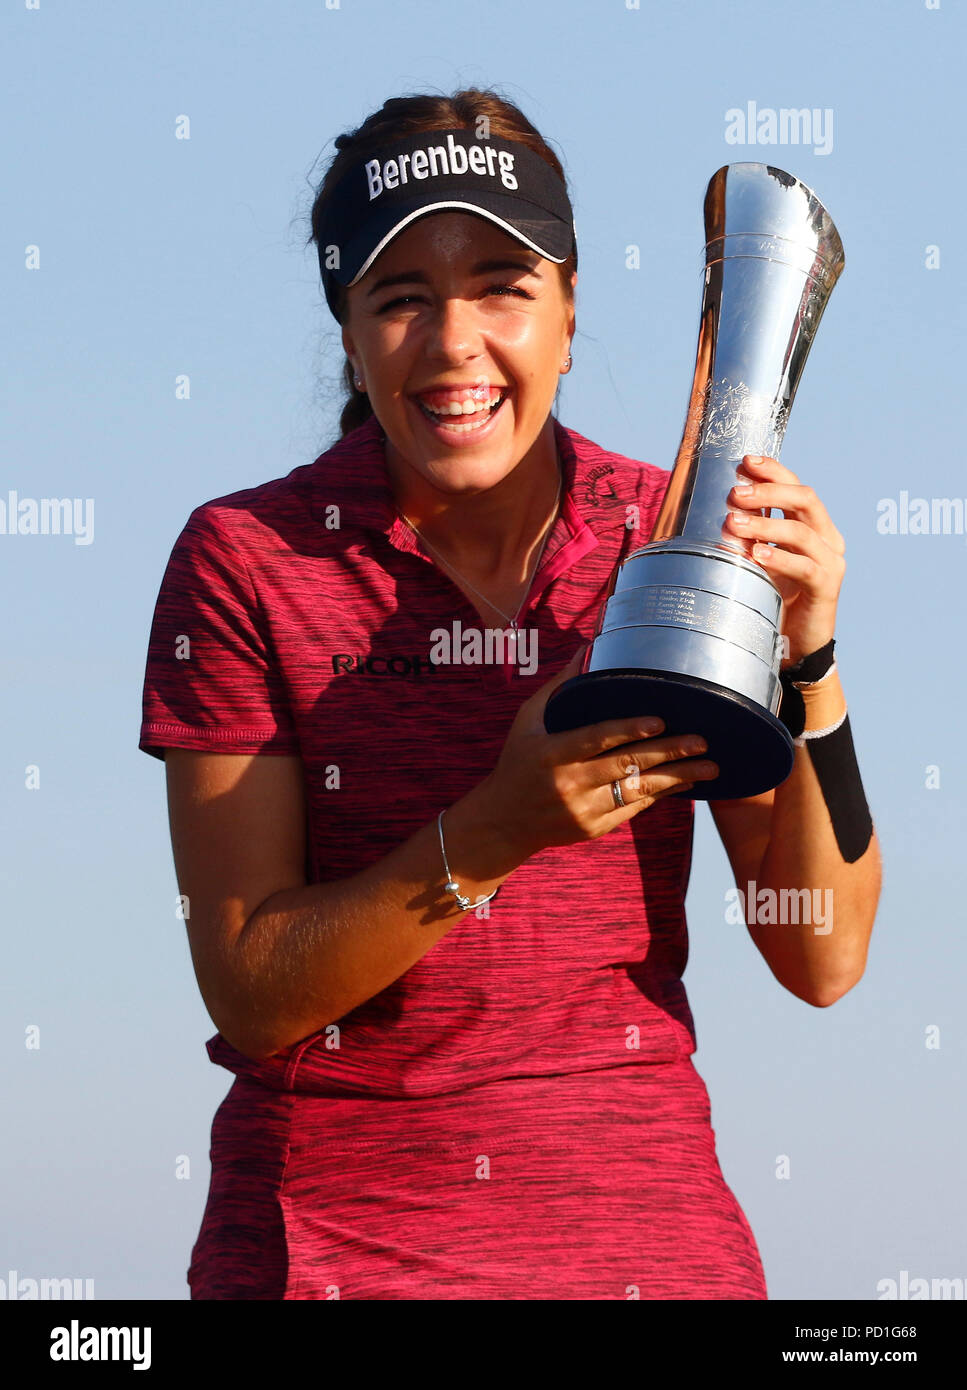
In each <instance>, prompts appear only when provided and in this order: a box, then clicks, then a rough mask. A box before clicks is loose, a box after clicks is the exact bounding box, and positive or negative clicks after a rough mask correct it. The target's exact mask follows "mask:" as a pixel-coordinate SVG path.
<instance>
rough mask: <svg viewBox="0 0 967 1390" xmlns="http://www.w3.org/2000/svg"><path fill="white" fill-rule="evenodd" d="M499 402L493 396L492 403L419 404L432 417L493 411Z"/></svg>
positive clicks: (497, 398)
mask: <svg viewBox="0 0 967 1390" xmlns="http://www.w3.org/2000/svg"><path fill="white" fill-rule="evenodd" d="M499 400H500V396H495V397H494V399H493V400H492V401H473V400H466V401H446V402H445V403H444V404H443V405H441V406H434V405H430V404H429V403H428V402H427V401H421V402H420V404H421V405H422V406H423V407H424V409H426V410H429V411H430V412H431V414H433V415H476V414H477V413H478V412H479V411H481V410H493V409H494V407H495V406H496V405H497V403H498V401H499Z"/></svg>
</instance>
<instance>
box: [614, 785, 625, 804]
mask: <svg viewBox="0 0 967 1390" xmlns="http://www.w3.org/2000/svg"><path fill="white" fill-rule="evenodd" d="M611 800H612V801H613V802H614V809H615V810H616V811H617V810H620V808H621V807H622V806H623V805H624V804H625V799H624V797H623V796H622V795H621V783H620V782H612V783H611Z"/></svg>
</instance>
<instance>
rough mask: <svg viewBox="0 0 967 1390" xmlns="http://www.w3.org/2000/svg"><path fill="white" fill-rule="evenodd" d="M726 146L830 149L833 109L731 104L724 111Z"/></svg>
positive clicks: (816, 150)
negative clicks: (810, 146) (804, 146)
mask: <svg viewBox="0 0 967 1390" xmlns="http://www.w3.org/2000/svg"><path fill="white" fill-rule="evenodd" d="M725 142H726V144H727V145H813V146H814V147H815V148H814V149H813V154H832V152H833V109H832V107H831V106H827V107H825V108H823V109H822V110H820V108H819V107H818V106H814V107H812V108H810V107H808V106H804V107H801V108H796V107H794V106H780V107H779V109H778V110H776V108H775V107H773V106H757V105H756V103H755V102H754V101H747V102H746V104H745V110H744V111H743V110H742V108H741V107H740V106H732V107H730V108H729V110H728V111H726V113H725Z"/></svg>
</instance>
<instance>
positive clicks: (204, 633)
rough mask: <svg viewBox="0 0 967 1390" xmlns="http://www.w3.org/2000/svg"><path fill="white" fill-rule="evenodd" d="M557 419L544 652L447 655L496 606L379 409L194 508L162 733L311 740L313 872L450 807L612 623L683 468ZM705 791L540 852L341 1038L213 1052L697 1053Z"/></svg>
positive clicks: (547, 1062)
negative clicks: (696, 891) (693, 893)
mask: <svg viewBox="0 0 967 1390" xmlns="http://www.w3.org/2000/svg"><path fill="white" fill-rule="evenodd" d="M555 432H556V435H557V443H558V449H559V453H560V457H561V461H562V464H563V475H564V476H563V488H562V509H561V513H560V515H559V518H558V520H557V522H556V524H555V526H554V528H553V530H552V532H551V534H550V536H549V539H548V543H547V545H546V547H545V550H544V555H543V558H542V561H541V564H540V567H539V569H538V571H537V573H536V576H535V578H534V582H533V585H532V588H531V591H530V594H529V597H528V600H527V604H526V607H525V609H524V610H523V612H522V613H521V614H520V616H519V620H518V621H519V622H520V624H521V626H522V627H524V626H526V627H529V628H532V629H534V628H536V630H537V634H538V636H537V650H538V655H539V660H538V663H537V667H536V670H534V671H533V673H532V674H524V672H523V667H524V665H526V662H521V663H518V664H514V663H513V662H512V661H510V660H508V659H505V661H504V663H503V664H502V665H497V664H490V665H488V664H482V665H475V664H467V663H461V664H449V665H443V664H435V663H434V662H433V661H431V660H430V655H429V654H430V651H431V649H432V648H433V646H434V642H436V641H438V638H435V637H433V636H432V634H433V633H434V630H438V631H439V630H446V631H447V632H448V633H452V632H453V628H454V623H455V622H459V623H460V624H461V629H459V630H458V631H465V630H466V629H467V628H474V629H478V630H479V629H480V628H481V620H480V617H479V615H478V614H477V612H476V610H475V609H474V608H473V607H472V606H471V604H470V603H469V602H468V600H467V599H466V598H465V597H464V595H463V593H462V592H461V591H460V589H458V588H457V586H456V585H455V584H454V583H453V582H452V580H451V579H450V578H449V577H448V576H447V574H446V573H445V572H444V571H443V570H442V569H441V568H440V567H438V565H437V564H436V563H435V561H434V560H433V558H432V557H431V555H430V554H429V552H427V551H425V550H424V549H423V548H422V546H421V544H420V542H419V540H418V539H417V537H416V536H415V535H414V534H413V532H412V531H411V530H410V528H409V527H408V526H407V525H406V524H405V522H403V521H402V520H401V518H400V516H399V514H398V512H397V510H396V508H395V506H394V504H393V499H392V494H391V492H390V490H389V484H388V479H387V476H386V473H385V469H384V464H383V442H382V431H381V429H380V426H379V424H378V422H377V421H375V419H371V420H370V421H369V422H367V423H366V424H364V425H363V426H362V427H361V428H359V429H357V430H355V431H354V432H353V433H352V434H350V435H348V436H347V437H346V438H345V439H343V440H342V441H341V442H339V443H337V444H336V445H335V446H334V447H333V448H331V449H329V450H328V451H327V452H326V453H324V454H322V455H321V456H320V457H319V458H318V459H316V461H315V462H314V463H312V464H309V465H306V466H303V467H299V468H295V469H294V470H293V471H292V472H291V473H289V474H288V476H286V477H284V478H280V479H277V480H275V481H273V482H270V483H266V484H264V485H262V486H259V487H254V488H247V489H244V490H243V491H241V492H236V493H232V494H230V495H229V496H226V497H220V498H217V499H215V500H213V501H210V502H206V503H204V504H203V505H201V506H199V507H197V508H196V509H195V511H194V512H192V514H191V516H190V517H189V520H188V523H187V525H186V526H185V528H184V530H183V531H182V533H181V535H180V536H179V537H178V540H177V541H176V543H175V546H174V549H173V551H172V555H171V559H170V561H169V564H168V567H167V570H166V572H165V576H164V580H163V582H162V586H161V593H160V595H159V598H158V603H157V608H156V611H155V616H154V623H153V626H152V630H151V637H150V645H149V652H148V660H147V674H146V679H145V686H144V710H143V714H144V722H143V724H142V728H141V739H140V747H141V748H142V749H144V750H145V751H146V752H148V753H151V754H153V755H154V756H157V757H161V756H163V749H164V747H165V746H170V747H177V748H197V749H208V750H211V751H214V752H234V753H263V754H271V753H286V754H297V755H298V756H299V757H300V758H301V759H302V761H303V764H304V766H305V772H306V787H307V799H308V826H307V832H308V834H307V838H308V854H307V878H308V881H309V882H310V883H312V882H326V881H328V880H330V879H339V878H344V877H347V876H349V875H352V874H355V873H358V872H359V871H360V870H362V869H364V868H365V867H366V866H367V865H369V864H371V863H373V862H374V861H375V860H378V859H380V858H381V857H383V856H384V855H386V854H387V853H388V852H389V851H390V850H391V849H393V848H394V846H396V845H398V844H399V843H400V842H401V841H403V840H405V839H407V838H408V837H409V836H410V835H412V834H413V833H414V832H415V831H416V830H418V829H419V827H420V826H422V825H424V824H425V823H426V822H427V821H430V820H435V818H436V815H437V812H438V811H439V810H440V809H441V808H443V807H446V806H448V805H450V804H451V803H452V802H454V801H456V800H458V799H459V798H460V797H461V796H463V795H464V794H465V793H466V792H467V791H468V790H469V789H470V788H471V787H472V786H473V785H474V784H475V783H476V782H478V781H480V780H481V779H482V778H483V777H484V776H486V774H487V773H488V772H489V771H490V770H491V768H492V767H493V766H494V764H495V762H496V760H497V758H498V756H499V753H500V750H501V747H502V745H503V742H504V739H505V737H506V734H507V731H508V729H509V727H510V724H511V722H512V721H513V718H514V716H515V714H516V712H517V710H518V708H519V707H520V705H521V704H522V703H523V702H524V701H525V700H527V699H528V698H529V697H530V696H531V695H532V694H533V693H534V692H535V691H536V690H537V689H538V688H539V687H540V686H541V685H543V684H544V683H545V682H546V681H547V680H549V679H550V678H551V676H553V675H554V674H555V673H556V672H557V671H559V670H560V669H561V667H562V666H564V665H565V664H566V662H567V661H568V660H569V659H570V658H571V656H572V655H573V654H574V652H575V650H576V649H577V647H578V646H579V645H580V644H581V643H583V642H585V641H587V640H589V639H590V638H591V636H592V635H593V631H594V624H595V619H596V617H597V614H598V610H599V608H600V606H601V604H602V602H603V601H604V596H605V591H606V588H607V584H608V580H609V577H610V575H611V572H612V570H613V569H614V567H615V565H616V564H617V562H618V561H619V559H621V558H622V557H623V556H625V555H627V554H628V553H629V551H630V550H631V549H634V548H635V547H636V546H638V545H641V544H643V542H644V540H645V539H647V536H648V534H649V533H650V529H651V525H652V523H653V521H654V519H655V516H656V515H657V511H658V508H659V506H660V504H661V500H662V497H663V494H664V491H665V488H666V486H667V483H668V478H669V474H668V473H667V472H666V471H664V470H662V469H659V468H656V467H653V466H652V465H650V464H645V463H638V462H636V461H635V460H633V459H629V458H624V457H622V456H621V455H619V454H614V453H609V452H607V451H605V450H603V449H601V448H599V447H598V446H597V445H595V444H593V443H591V442H590V441H589V440H587V439H585V438H583V437H582V436H581V435H580V434H578V433H577V432H576V431H575V430H572V429H567V428H565V427H564V426H562V425H561V424H560V423H559V422H557V421H555ZM629 508H637V509H638V511H637V512H635V511H630V510H629ZM636 517H637V521H638V525H637V528H636V527H635V526H634V524H632V526H630V527H629V526H628V525H627V524H626V522H627V521H628V519H629V518H631V519H632V522H634V519H635V518H636ZM186 639H187V645H186ZM504 655H505V658H506V657H507V656H508V651H507V650H505V653H504ZM692 816H693V803H692V802H691V801H689V800H687V799H685V798H677V799H664V800H661V801H659V802H657V803H656V804H655V805H654V806H653V807H651V808H650V809H649V810H648V812H647V814H642V815H640V816H637V817H635V818H634V819H633V820H631V821H629V822H627V823H626V824H624V825H622V826H621V827H619V828H618V829H616V830H614V831H612V832H610V833H609V834H608V835H605V836H602V837H600V838H599V839H597V840H593V841H585V842H583V843H578V844H573V845H567V846H563V847H554V848H549V849H545V850H543V851H542V852H541V853H539V854H536V855H534V856H533V857H532V858H530V859H529V860H527V861H526V862H525V863H524V864H522V865H521V866H520V867H519V868H518V869H516V870H515V871H514V872H513V873H512V874H511V875H510V876H509V878H508V879H506V880H505V882H504V884H503V886H502V888H501V891H500V893H499V895H498V896H497V898H495V899H494V900H493V902H492V903H491V904H490V905H489V908H490V912H489V917H488V916H484V915H481V916H478V915H477V913H475V912H472V911H471V912H469V913H467V914H466V915H465V916H464V918H463V920H462V921H461V922H460V923H458V924H457V925H456V926H455V927H454V928H452V929H451V930H450V931H449V932H448V934H447V935H446V936H444V937H443V938H442V939H441V940H440V941H438V942H437V943H436V944H435V945H434V946H433V947H432V948H431V950H430V951H428V952H427V953H426V955H425V956H423V957H422V958H421V959H420V960H418V961H417V962H416V963H415V964H414V965H413V966H411V968H410V969H409V970H408V971H406V973H405V974H404V975H403V976H401V977H400V979H398V980H396V981H395V982H394V983H393V984H391V985H390V986H388V988H386V989H384V990H383V991H382V992H381V993H380V994H378V995H376V996H375V997H374V998H372V999H370V1000H368V1001H367V1002H366V1003H364V1004H361V1005H360V1006H359V1007H357V1008H356V1009H354V1010H352V1011H351V1012H350V1013H349V1014H347V1015H346V1016H345V1017H344V1018H343V1019H341V1020H340V1021H339V1032H340V1036H339V1039H338V1041H339V1046H338V1048H337V1047H334V1046H333V1036H332V1034H331V1033H330V1034H326V1033H324V1032H323V1033H318V1034H314V1035H313V1036H311V1037H308V1038H306V1039H304V1040H302V1041H301V1042H299V1043H297V1044H296V1045H295V1046H294V1047H292V1048H291V1049H289V1050H288V1051H287V1052H286V1053H284V1054H278V1055H276V1056H275V1057H272V1058H270V1059H269V1060H268V1061H265V1062H261V1063H255V1062H252V1061H250V1060H249V1059H247V1058H245V1057H244V1056H242V1055H241V1054H239V1053H238V1052H236V1051H235V1050H234V1049H233V1048H232V1047H231V1046H230V1045H229V1044H228V1043H227V1042H226V1041H225V1039H224V1038H222V1037H221V1035H220V1034H219V1035H217V1036H216V1037H215V1038H213V1039H212V1040H211V1041H210V1042H209V1044H208V1050H209V1053H210V1056H211V1058H212V1060H213V1061H215V1062H217V1063H219V1064H220V1065H222V1066H225V1067H227V1068H228V1069H229V1070H231V1071H234V1072H236V1073H239V1074H244V1075H246V1076H248V1077H250V1078H254V1079H258V1080H260V1081H262V1082H263V1083H264V1084H268V1085H272V1086H279V1087H283V1088H293V1087H296V1088H298V1089H299V1090H303V1091H311V1092H314V1093H319V1094H326V1093H342V1092H347V1091H348V1092H354V1093H373V1094H381V1095H393V1096H406V1095H430V1094H436V1093H440V1092H446V1091H450V1090H453V1089H459V1088H462V1087H465V1086H470V1085H474V1084H475V1083H478V1082H483V1081H488V1080H492V1079H495V1078H497V1077H506V1076H512V1075H516V1074H534V1073H560V1072H574V1071H580V1070H583V1069H587V1068H600V1067H620V1066H634V1065H640V1064H641V1063H643V1062H649V1063H651V1062H659V1061H670V1060H673V1059H675V1058H680V1057H682V1056H684V1055H688V1054H689V1053H691V1052H692V1051H693V1050H694V1047H695V1039H694V1034H693V1027H692V1018H691V1014H690V1011H689V1007H688V1003H687V1000H686V996H685V991H684V988H683V986H682V983H681V978H680V977H681V973H682V971H683V969H684V966H685V961H686V957H687V937H686V924H685V912H684V895H685V889H686V886H687V882H688V873H689V864H690V855H691V836H692ZM445 824H446V823H445V821H444V827H445ZM441 873H442V863H441Z"/></svg>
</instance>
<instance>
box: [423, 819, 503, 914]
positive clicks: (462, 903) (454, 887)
mask: <svg viewBox="0 0 967 1390" xmlns="http://www.w3.org/2000/svg"><path fill="white" fill-rule="evenodd" d="M436 823H437V829H438V830H439V832H440V853H441V854H442V855H443V867H444V869H445V870H446V875H447V881H446V884H445V886H444V891H445V892H447V893H452V894H453V896H454V899H455V900H456V904H457V907H459V909H460V911H461V912H466V910H467V908H468V907H479V906H480V904H481V903H489V902H490V899H491V898H494V897H496V896H497V894H498V893H499V892H500V884H499V883H498V884H497V887H496V888H495V889H494V891H493V892H492V893H488V894H487V896H486V897H483V896H482V895H481V896H480V897H478V899H477V901H476V902H475V903H474V902H471V901H470V899H469V898H467V897H464V895H463V894H462V893H461V892H460V885H459V883H456V882H455V881H454V878H453V875H452V874H451V873H450V865H449V864H448V863H447V852H446V849H445V847H444V844H443V811H441V812H440V814H439V815H438V816H437V818H436Z"/></svg>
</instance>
